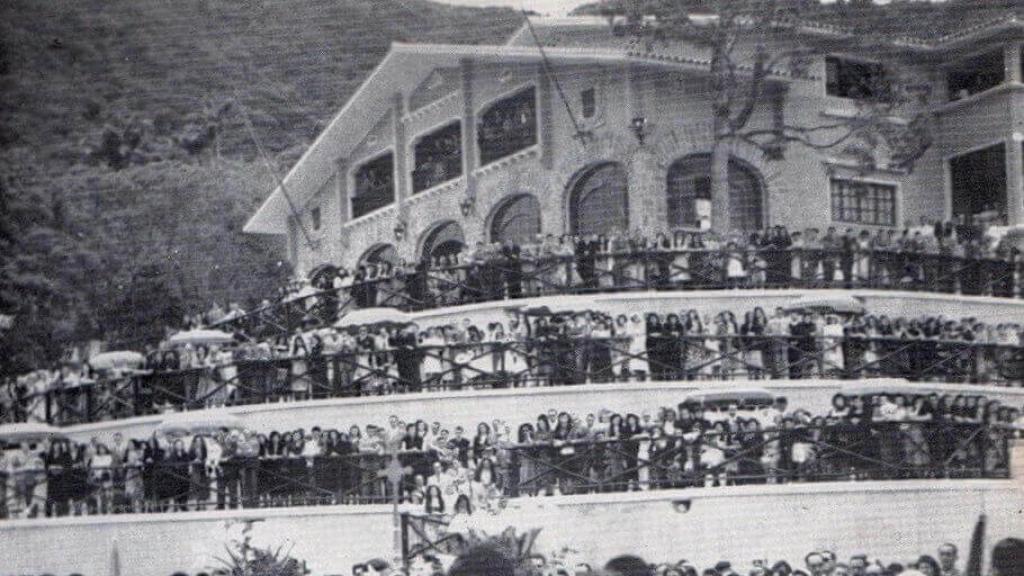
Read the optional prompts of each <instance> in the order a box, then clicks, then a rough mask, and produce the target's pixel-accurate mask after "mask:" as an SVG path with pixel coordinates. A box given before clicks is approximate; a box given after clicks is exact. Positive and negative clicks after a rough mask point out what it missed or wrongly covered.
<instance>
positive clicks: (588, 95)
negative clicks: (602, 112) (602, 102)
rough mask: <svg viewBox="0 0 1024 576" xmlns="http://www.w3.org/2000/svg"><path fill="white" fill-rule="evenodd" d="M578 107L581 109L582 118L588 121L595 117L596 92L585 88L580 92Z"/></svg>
mask: <svg viewBox="0 0 1024 576" xmlns="http://www.w3.org/2000/svg"><path fill="white" fill-rule="evenodd" d="M580 107H581V108H582V109H583V117H584V118H587V119H590V118H593V117H594V116H597V90H595V89H594V88H587V89H586V90H584V91H582V92H580Z"/></svg>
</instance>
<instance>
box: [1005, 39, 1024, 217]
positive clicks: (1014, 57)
mask: <svg viewBox="0 0 1024 576" xmlns="http://www.w3.org/2000/svg"><path fill="white" fill-rule="evenodd" d="M1022 60H1024V42H1012V43H1010V44H1009V45H1008V46H1007V47H1006V55H1005V57H1004V58H1003V61H1004V62H1006V80H1007V82H1010V83H1015V84H1020V83H1022V82H1024V69H1022V68H1024V61H1022ZM1009 98H1010V110H1009V117H1010V122H1011V128H1010V137H1009V139H1008V140H1007V142H1006V154H1007V158H1006V207H1007V209H1006V214H1007V220H1008V223H1009V224H1010V225H1011V226H1024V149H1022V147H1024V93H1021V92H1020V91H1016V90H1015V91H1013V92H1010V94H1009Z"/></svg>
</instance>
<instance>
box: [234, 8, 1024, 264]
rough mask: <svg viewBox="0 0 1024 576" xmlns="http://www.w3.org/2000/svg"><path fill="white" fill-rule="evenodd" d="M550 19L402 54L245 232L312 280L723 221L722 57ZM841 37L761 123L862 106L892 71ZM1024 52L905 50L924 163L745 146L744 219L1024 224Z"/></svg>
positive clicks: (1015, 24)
mask: <svg viewBox="0 0 1024 576" xmlns="http://www.w3.org/2000/svg"><path fill="white" fill-rule="evenodd" d="M534 27H535V33H534V34H532V33H530V31H529V30H528V29H524V30H522V31H520V32H519V33H517V34H515V35H514V36H513V38H512V39H510V40H509V41H508V42H507V43H506V44H504V45H493V46H461V45H444V46H441V45H423V44H416V45H410V44H395V45H393V47H392V49H391V51H390V52H389V54H388V55H387V56H386V57H385V59H384V60H383V61H382V62H381V64H380V65H379V66H378V68H377V69H376V70H375V71H374V72H373V73H372V74H371V76H370V77H369V78H368V79H367V80H366V82H365V83H364V84H363V86H362V87H361V88H360V89H359V91H358V92H357V93H356V94H355V95H354V96H353V97H352V99H351V100H350V101H349V102H348V104H346V106H345V107H344V108H343V109H342V111H341V112H340V113H339V114H338V115H337V116H336V117H335V118H334V120H333V121H332V122H331V124H330V125H329V126H328V128H327V129H326V130H325V131H324V132H323V133H322V134H321V135H320V136H319V138H318V139H317V140H316V142H314V144H313V145H312V146H311V147H310V149H309V150H308V151H307V152H306V154H305V155H304V156H303V157H302V159H301V160H300V161H299V163H298V164H297V165H296V166H295V167H294V168H293V169H292V170H291V172H290V173H289V174H288V176H287V178H286V179H285V187H284V190H282V189H278V190H276V191H275V192H274V193H273V194H272V196H271V197H270V198H269V199H268V200H267V201H266V202H265V203H264V204H263V206H262V207H261V208H260V210H259V211H258V212H257V214H256V215H254V216H253V218H252V219H251V220H250V222H249V223H248V224H247V226H246V231H247V232H251V233H260V234H286V235H287V236H288V239H289V242H288V246H289V259H290V260H291V261H292V263H293V264H294V265H295V267H296V270H297V271H298V272H299V273H300V274H305V273H308V272H310V271H311V270H314V269H315V268H317V267H318V266H321V265H324V264H332V265H338V266H346V267H352V266H355V265H357V264H358V263H359V262H362V261H368V260H375V259H389V260H397V259H404V260H410V261H411V260H414V259H418V258H420V257H421V256H423V255H430V256H439V255H441V256H443V255H445V254H448V253H451V252H456V251H458V250H459V249H461V247H462V246H464V245H473V244H475V243H477V242H493V241H516V242H525V241H528V240H530V239H533V238H535V237H536V235H538V234H552V235H555V236H559V235H562V234H589V233H596V234H613V233H618V232H621V231H625V230H634V229H640V230H642V231H644V232H645V233H648V234H654V233H656V232H660V231H672V230H678V229H687V230H697V229H703V228H707V227H708V225H709V216H710V202H711V198H710V151H711V149H712V144H713V140H712V134H711V126H712V121H711V106H710V105H709V101H710V97H711V95H710V92H709V88H708V82H707V81H706V78H707V73H708V61H707V55H706V54H705V53H703V52H702V51H701V50H700V49H698V48H696V47H693V46H687V45H684V44H679V43H677V44H670V45H664V46H657V47H644V48H642V49H641V48H639V47H638V46H637V45H635V43H634V42H632V41H631V39H630V38H628V37H626V36H623V35H618V34H616V33H614V31H613V29H612V27H610V26H609V25H608V21H607V20H605V19H591V18H569V19H554V20H538V21H536V22H535V23H534ZM807 34H808V35H809V37H811V36H814V37H816V38H821V37H827V36H829V34H830V31H828V30H810V31H808V32H807ZM837 38H838V39H837ZM837 38H830V39H829V40H830V43H829V46H830V47H831V48H830V49H829V50H827V51H823V52H822V54H821V56H820V57H817V58H815V60H814V62H813V65H812V66H811V68H810V70H809V71H808V72H807V73H805V74H802V75H800V76H798V77H791V76H788V75H787V74H785V73H781V72H780V73H776V74H773V75H771V76H770V77H769V78H768V80H767V83H766V89H765V92H766V94H767V96H766V97H764V98H761V99H760V105H759V108H758V109H757V110H756V111H755V112H754V116H753V118H752V120H751V126H754V127H764V128H770V127H771V126H772V125H773V123H774V122H777V121H779V119H780V118H784V121H785V122H786V123H787V124H791V125H792V124H796V125H805V126H811V125H816V124H821V123H828V122H832V121H834V120H835V119H841V118H842V117H843V116H844V115H850V114H852V113H854V111H855V109H856V106H857V96H856V89H857V86H858V83H859V82H863V77H864V76H865V75H870V74H871V73H872V70H873V66H877V65H878V64H877V62H873V61H872V59H871V57H870V56H869V55H865V54H863V53H845V52H844V51H843V49H842V46H843V42H842V38H841V35H839V36H838V37H837ZM1022 47H1024V25H1022V23H1021V22H1019V21H1017V20H1015V19H1012V18H1008V19H1006V20H1002V21H999V22H993V23H989V24H986V25H985V26H983V27H980V28H977V29H971V30H964V31H962V32H961V33H959V34H957V35H955V36H950V37H946V38H943V39H940V40H936V41H930V42H923V41H914V40H909V39H897V40H894V41H893V43H892V45H891V46H889V47H888V51H889V54H888V55H887V56H886V65H887V66H891V65H893V64H892V62H896V63H897V64H895V65H897V66H899V67H900V70H899V74H900V75H901V76H903V77H904V78H909V79H910V80H909V84H913V85H917V86H920V87H925V89H923V90H922V95H921V97H920V101H916V102H914V103H913V104H912V105H910V106H909V107H908V109H907V113H908V115H909V114H915V113H917V112H921V111H927V112H929V113H930V114H931V118H932V120H931V134H932V144H931V146H930V147H929V148H928V150H927V152H926V153H925V155H924V156H923V157H921V158H920V159H919V160H918V161H917V162H916V163H915V166H914V168H913V170H909V171H908V170H903V169H897V168H891V167H889V165H888V163H887V162H886V161H885V153H884V151H882V153H881V154H880V156H881V157H882V161H881V162H879V163H877V164H876V166H875V167H874V168H871V169H865V168H864V165H863V164H862V163H860V162H858V161H857V160H856V158H853V157H851V156H850V155H849V154H847V153H846V151H845V150H843V149H842V147H835V148H832V149H824V150H818V149H810V148H803V147H800V146H799V145H792V146H790V147H789V148H788V149H787V150H786V151H785V154H784V155H783V158H782V159H776V160H769V159H767V158H765V156H764V155H763V154H762V152H761V150H760V149H758V148H756V147H754V146H748V145H740V144H737V145H730V161H729V190H730V191H729V198H730V200H729V207H730V209H729V219H730V225H731V227H732V228H734V229H737V230H759V229H762V228H764V227H765V226H774V225H784V226H787V227H789V228H791V229H799V228H805V227H818V228H825V227H828V226H837V227H848V226H852V227H856V228H868V229H876V228H878V227H892V228H895V229H902V228H904V227H905V226H907V225H908V224H912V225H916V224H917V223H919V222H921V221H922V220H925V221H929V222H930V221H935V220H950V219H958V218H960V219H964V218H966V219H980V218H988V219H989V221H993V222H998V223H1002V224H1007V225H1009V226H1011V227H1015V226H1021V225H1024V152H1022V140H1024V81H1022V80H1024V70H1022V51H1024V48H1022ZM908 117H909V116H908Z"/></svg>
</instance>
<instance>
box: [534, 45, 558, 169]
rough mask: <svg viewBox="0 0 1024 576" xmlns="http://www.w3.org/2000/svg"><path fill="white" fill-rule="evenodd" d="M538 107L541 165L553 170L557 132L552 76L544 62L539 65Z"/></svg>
mask: <svg viewBox="0 0 1024 576" xmlns="http://www.w3.org/2000/svg"><path fill="white" fill-rule="evenodd" d="M537 86H538V87H539V91H538V94H537V100H538V102H537V107H538V108H539V110H538V112H539V116H540V158H541V166H543V167H544V169H545V170H551V169H552V168H553V167H554V164H555V146H554V142H555V134H554V122H553V120H552V117H553V115H554V110H553V109H552V107H551V104H552V102H553V101H554V99H553V97H552V93H551V78H550V77H549V76H548V74H547V72H546V71H545V70H544V65H543V64H538V65H537Z"/></svg>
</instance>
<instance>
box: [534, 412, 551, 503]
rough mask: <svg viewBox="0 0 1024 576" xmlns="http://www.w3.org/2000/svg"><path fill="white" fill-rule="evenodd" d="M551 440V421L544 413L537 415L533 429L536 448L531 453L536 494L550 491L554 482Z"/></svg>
mask: <svg viewBox="0 0 1024 576" xmlns="http://www.w3.org/2000/svg"><path fill="white" fill-rule="evenodd" d="M552 440H553V434H552V430H551V421H550V420H549V419H548V417H547V415H545V414H541V415H539V416H537V426H536V428H535V430H534V444H535V445H536V449H535V450H533V451H532V453H533V454H535V455H536V466H537V481H536V482H535V483H533V487H534V489H535V490H536V492H537V493H538V494H541V493H545V494H546V493H548V492H550V490H551V487H552V486H554V484H555V474H554V473H552V472H551V462H552V461H553V459H554V448H553V447H552V446H551V442H552Z"/></svg>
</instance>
